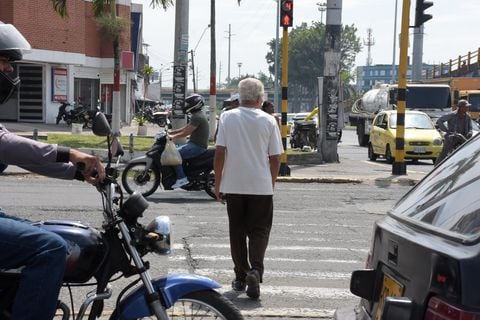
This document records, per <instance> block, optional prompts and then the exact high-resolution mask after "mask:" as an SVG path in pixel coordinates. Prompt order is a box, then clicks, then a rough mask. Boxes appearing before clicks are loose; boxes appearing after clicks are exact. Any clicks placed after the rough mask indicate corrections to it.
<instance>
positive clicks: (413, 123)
mask: <svg viewBox="0 0 480 320" xmlns="http://www.w3.org/2000/svg"><path fill="white" fill-rule="evenodd" d="M390 128H392V129H396V128H397V114H396V113H395V114H392V115H390ZM433 128H434V126H433V123H432V121H431V120H430V118H429V117H428V116H427V115H426V114H421V113H406V114H405V129H433Z"/></svg>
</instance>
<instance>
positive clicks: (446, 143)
mask: <svg viewBox="0 0 480 320" xmlns="http://www.w3.org/2000/svg"><path fill="white" fill-rule="evenodd" d="M470 106H471V104H470V103H469V102H468V101H467V100H465V99H461V100H459V101H458V104H457V110H455V111H454V112H451V113H449V114H446V115H443V116H441V117H440V118H438V120H437V126H438V129H439V130H440V131H441V132H444V134H445V135H444V139H443V148H442V151H441V152H440V155H439V156H438V158H437V160H436V161H435V164H437V163H439V162H440V161H442V160H443V159H444V158H445V157H446V156H447V155H448V154H449V153H451V152H452V151H453V150H455V149H456V148H457V147H458V146H459V145H460V144H462V143H463V142H464V141H465V140H466V139H469V138H470V137H471V136H472V119H471V118H470V116H469V115H468V113H467V112H468V110H469V107H470ZM458 135H461V136H460V137H459V136H458Z"/></svg>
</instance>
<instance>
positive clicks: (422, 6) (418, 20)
mask: <svg viewBox="0 0 480 320" xmlns="http://www.w3.org/2000/svg"><path fill="white" fill-rule="evenodd" d="M431 6H433V2H432V1H425V0H417V6H416V7H415V28H418V27H420V26H421V25H422V24H424V23H425V22H427V21H428V20H430V19H432V15H431V14H425V13H424V12H425V10H426V9H428V8H430V7H431Z"/></svg>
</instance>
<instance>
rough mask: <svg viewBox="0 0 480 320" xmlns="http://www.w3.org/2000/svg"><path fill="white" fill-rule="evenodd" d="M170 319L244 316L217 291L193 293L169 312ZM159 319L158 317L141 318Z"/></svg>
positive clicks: (229, 319) (230, 319) (235, 318)
mask: <svg viewBox="0 0 480 320" xmlns="http://www.w3.org/2000/svg"><path fill="white" fill-rule="evenodd" d="M167 314H168V318H169V319H182V320H187V319H224V320H242V319H243V316H242V314H241V313H240V311H239V310H238V309H237V307H235V305H234V304H233V303H232V302H231V301H230V300H228V299H227V298H226V297H224V296H222V295H221V294H219V293H218V292H216V291H213V290H206V291H197V292H191V293H188V294H186V295H184V296H183V297H181V298H180V299H178V300H177V301H176V302H175V304H174V305H173V307H172V308H170V309H168V310H167ZM141 319H143V320H145V319H157V318H156V317H154V316H152V317H147V318H141Z"/></svg>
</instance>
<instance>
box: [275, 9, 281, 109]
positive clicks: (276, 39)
mask: <svg viewBox="0 0 480 320" xmlns="http://www.w3.org/2000/svg"><path fill="white" fill-rule="evenodd" d="M279 41H280V0H277V32H276V34H275V83H274V84H273V88H274V90H273V91H274V96H273V104H274V106H275V108H278V43H279ZM279 109H280V108H279Z"/></svg>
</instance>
